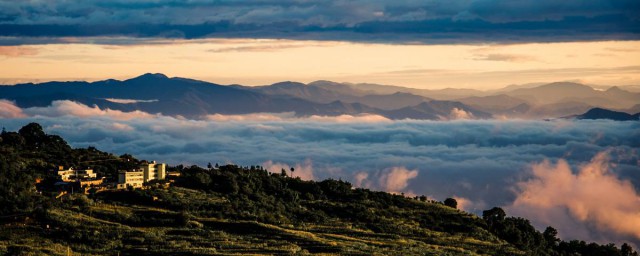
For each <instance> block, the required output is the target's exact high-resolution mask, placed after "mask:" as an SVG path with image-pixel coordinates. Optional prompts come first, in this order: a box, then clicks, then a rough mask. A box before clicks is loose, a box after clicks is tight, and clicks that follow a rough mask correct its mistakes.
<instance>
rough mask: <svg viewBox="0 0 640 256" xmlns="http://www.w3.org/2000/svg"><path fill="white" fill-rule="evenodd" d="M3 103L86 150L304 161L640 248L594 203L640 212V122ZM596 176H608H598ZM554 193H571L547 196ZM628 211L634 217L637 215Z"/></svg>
mask: <svg viewBox="0 0 640 256" xmlns="http://www.w3.org/2000/svg"><path fill="white" fill-rule="evenodd" d="M0 104H4V105H2V106H3V108H0V116H1V117H0V125H1V126H3V127H5V128H6V129H7V130H10V131H11V130H17V129H19V128H20V127H22V126H24V125H26V124H27V123H29V122H38V123H40V124H42V125H43V127H44V128H45V130H46V132H48V133H52V134H58V135H61V136H62V137H64V138H65V139H66V140H67V141H68V142H69V143H70V144H71V145H72V146H74V147H88V146H95V147H97V148H98V149H101V150H104V151H108V152H113V153H115V154H124V153H129V154H133V155H135V156H136V157H138V158H141V159H147V160H156V161H162V162H167V163H169V164H172V165H173V164H186V165H189V164H198V165H201V166H206V165H207V163H209V162H210V163H219V164H226V163H234V164H238V165H244V166H249V165H256V164H259V165H263V166H265V167H266V168H267V169H268V170H270V171H272V172H277V173H279V172H280V170H281V169H285V170H287V171H288V172H290V171H289V170H290V168H291V167H294V168H295V171H294V173H293V176H299V177H301V178H302V179H315V180H320V179H325V178H335V179H342V180H347V181H350V182H352V184H354V186H358V187H367V188H371V189H376V190H378V189H381V190H387V191H389V192H396V193H405V195H413V194H415V195H426V196H428V197H429V198H430V199H436V200H444V199H445V198H447V197H454V198H458V199H459V201H460V205H461V207H463V208H464V209H466V210H469V211H472V212H475V213H478V214H480V213H481V211H482V210H485V209H488V208H490V207H493V206H503V207H505V208H506V209H507V212H508V213H509V214H513V215H521V216H526V217H529V218H531V219H532V220H533V223H534V224H536V225H537V227H538V228H544V227H545V225H552V226H555V227H557V228H558V229H559V230H560V231H561V236H562V237H563V238H567V239H571V238H581V239H587V240H594V241H610V242H620V241H631V242H635V243H636V244H640V243H638V240H640V239H638V238H637V237H635V236H634V235H633V234H631V233H630V232H626V233H624V232H622V233H620V232H614V231H612V230H618V229H620V228H621V227H619V226H615V225H614V223H612V222H611V221H610V220H608V219H607V218H609V217H606V216H608V215H606V214H605V213H608V212H597V211H594V210H593V208H594V207H596V206H597V205H598V204H592V203H589V202H586V201H585V200H587V201H588V200H593V199H594V198H592V197H590V196H591V194H589V192H590V191H593V192H596V191H599V190H598V188H599V186H604V187H606V188H607V190H605V191H604V192H611V193H614V192H615V194H609V195H611V197H615V200H611V201H613V202H604V201H607V200H608V198H604V199H601V198H600V197H596V198H597V199H598V200H604V201H603V202H602V203H601V204H599V205H601V206H602V207H603V209H609V210H611V212H619V213H625V212H629V211H627V210H628V209H637V208H633V207H637V204H635V203H634V202H636V203H637V201H633V200H637V196H636V199H634V197H633V196H628V195H633V194H632V193H630V191H632V190H631V189H630V188H633V189H635V190H636V191H639V190H640V189H638V188H639V187H640V165H639V163H640V157H639V155H640V154H638V150H639V149H640V122H614V121H607V120H581V121H570V120H562V121H531V120H460V121H416V120H405V121H387V120H383V121H380V120H377V119H376V118H371V117H366V118H358V117H330V118H329V117H322V118H298V117H294V116H292V115H291V114H286V113H285V114H255V115H242V116H225V115H217V116H211V117H210V118H209V119H208V120H190V119H184V118H174V117H167V116H162V115H150V114H147V113H144V112H141V113H130V112H114V111H111V110H106V109H100V108H97V107H88V106H84V105H81V104H77V103H74V102H65V101H62V102H57V103H56V104H54V105H52V106H49V107H46V108H36V109H33V108H26V109H20V108H18V107H16V106H15V105H14V104H13V103H12V102H9V101H0ZM7 106H8V107H7ZM138 117H142V118H138ZM341 119H342V120H344V119H346V120H349V121H348V122H341ZM371 120H374V121H371ZM600 152H607V156H608V160H607V162H608V163H610V164H609V165H607V168H606V169H607V171H606V172H594V171H588V172H585V171H583V169H584V168H586V167H585V166H593V164H589V163H591V162H592V159H593V158H594V156H597V155H598V154H599V153H600ZM545 160H546V161H549V164H544V161H545ZM556 162H557V163H558V164H557V165H554V164H550V163H556ZM535 163H543V164H535ZM532 164H534V168H532ZM535 168H537V169H536V170H537V171H536V172H533V173H532V169H535ZM538 169H540V170H538ZM542 169H544V170H549V171H543V170H542ZM574 170H575V171H574ZM587 173H589V175H596V177H599V178H598V179H592V181H593V183H588V182H586V181H587V180H589V179H586V177H590V176H589V175H587ZM289 174H290V173H289ZM560 174H563V175H564V176H561V177H568V178H567V179H565V180H563V182H565V183H562V184H563V186H564V185H566V184H568V185H570V186H572V188H574V187H580V186H589V188H590V189H583V190H575V189H573V190H571V191H568V192H566V193H564V194H561V195H557V194H558V193H563V192H561V191H560V192H558V191H557V190H550V191H548V193H545V192H546V190H544V189H546V188H547V187H549V188H555V186H556V183H553V182H554V180H555V177H556V175H560ZM558 186H559V185H558ZM613 187H618V188H613ZM557 189H560V188H557ZM525 191H530V193H529V194H526V193H525ZM616 191H621V192H619V193H618V192H616ZM604 192H603V193H602V194H605V193H604ZM531 193H534V196H533V198H534V199H535V200H533V199H530V200H526V198H527V197H524V196H523V195H524V194H526V195H530V194H531ZM536 196H539V197H540V198H536ZM554 197H557V199H558V200H560V201H558V202H555V201H554V203H553V204H542V203H540V202H539V201H540V200H544V198H554ZM618 198H620V199H623V198H624V199H625V200H621V201H618V200H617V199H618ZM605 199H607V200H605ZM536 200H538V201H536ZM542 202H545V201H542ZM627 202H628V203H627ZM574 203H575V204H576V205H578V206H574V205H573V204H574ZM580 205H582V206H580ZM547 206H548V208H546V209H548V210H547V211H548V212H550V213H549V214H547V215H545V214H536V215H524V214H521V213H523V211H517V209H526V207H529V208H531V209H533V210H532V211H531V213H532V214H533V213H536V211H534V210H541V209H543V208H544V207H547ZM518 207H520V208H518ZM580 209H584V210H585V211H586V213H587V215H586V217H584V216H585V215H580V213H582V212H581V211H580ZM636 212H637V211H636ZM525 213H526V212H525ZM617 216H619V218H626V220H628V221H631V220H633V219H630V218H631V217H632V216H629V215H617ZM581 217H584V218H581ZM629 227H633V225H631V224H629ZM620 230H622V229H620Z"/></svg>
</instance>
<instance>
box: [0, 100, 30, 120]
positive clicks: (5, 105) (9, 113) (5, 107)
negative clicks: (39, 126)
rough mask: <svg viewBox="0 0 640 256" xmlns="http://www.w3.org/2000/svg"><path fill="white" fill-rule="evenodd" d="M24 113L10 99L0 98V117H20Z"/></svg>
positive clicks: (23, 115)
mask: <svg viewBox="0 0 640 256" xmlns="http://www.w3.org/2000/svg"><path fill="white" fill-rule="evenodd" d="M25 116H26V115H25V114H24V113H23V112H22V109H21V108H20V107H18V106H16V105H15V103H13V102H12V101H8V100H0V118H20V117H25Z"/></svg>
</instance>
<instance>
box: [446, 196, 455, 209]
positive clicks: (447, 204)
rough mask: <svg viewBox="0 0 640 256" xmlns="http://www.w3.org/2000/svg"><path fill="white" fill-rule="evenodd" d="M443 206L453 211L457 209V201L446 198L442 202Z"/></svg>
mask: <svg viewBox="0 0 640 256" xmlns="http://www.w3.org/2000/svg"><path fill="white" fill-rule="evenodd" d="M444 205H446V206H449V207H451V208H453V209H458V201H456V200H455V199H453V198H447V199H445V200H444Z"/></svg>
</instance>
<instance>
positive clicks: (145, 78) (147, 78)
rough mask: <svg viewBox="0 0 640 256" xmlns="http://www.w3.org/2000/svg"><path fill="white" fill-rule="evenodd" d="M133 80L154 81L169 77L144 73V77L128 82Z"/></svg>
mask: <svg viewBox="0 0 640 256" xmlns="http://www.w3.org/2000/svg"><path fill="white" fill-rule="evenodd" d="M133 79H143V80H149V79H154V80H156V79H169V77H167V76H166V75H165V74H162V73H146V74H144V75H141V76H138V77H135V78H132V79H130V80H133Z"/></svg>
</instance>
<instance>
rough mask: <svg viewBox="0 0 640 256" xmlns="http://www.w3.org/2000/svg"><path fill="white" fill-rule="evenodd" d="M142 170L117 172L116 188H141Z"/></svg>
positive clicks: (142, 182) (142, 180)
mask: <svg viewBox="0 0 640 256" xmlns="http://www.w3.org/2000/svg"><path fill="white" fill-rule="evenodd" d="M144 182H145V181H144V172H143V171H120V172H119V173H118V185H117V188H118V189H124V188H127V187H134V188H141V187H142V184H144Z"/></svg>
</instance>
